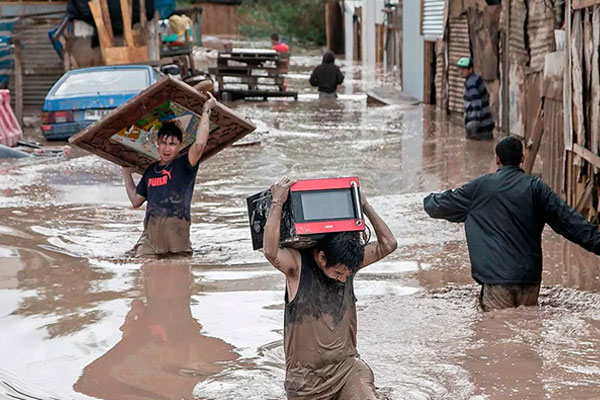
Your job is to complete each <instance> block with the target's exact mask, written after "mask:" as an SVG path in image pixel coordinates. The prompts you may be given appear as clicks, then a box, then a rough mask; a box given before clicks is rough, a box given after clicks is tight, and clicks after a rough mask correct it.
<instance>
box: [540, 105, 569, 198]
mask: <svg viewBox="0 0 600 400" xmlns="http://www.w3.org/2000/svg"><path fill="white" fill-rule="evenodd" d="M563 118H564V114H563V102H562V100H554V99H551V98H546V100H545V101H544V139H543V140H542V146H541V159H542V163H543V165H542V179H543V180H544V182H546V183H547V184H548V185H549V186H550V187H551V188H552V190H554V191H555V192H556V193H558V194H559V195H560V196H561V197H562V198H563V199H565V188H564V183H563V182H564V179H563V177H564V173H565V168H564V165H565V164H564V154H565V145H564V139H565V137H564V134H563V125H564V124H563Z"/></svg>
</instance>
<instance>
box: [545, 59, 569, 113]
mask: <svg viewBox="0 0 600 400" xmlns="http://www.w3.org/2000/svg"><path fill="white" fill-rule="evenodd" d="M564 71H565V51H564V50H561V51H556V52H553V53H548V54H546V62H545V64H544V87H543V90H542V95H543V96H544V97H546V98H548V99H553V100H556V101H560V102H562V101H563V85H564V83H563V80H564Z"/></svg>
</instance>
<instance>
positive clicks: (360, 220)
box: [350, 181, 364, 226]
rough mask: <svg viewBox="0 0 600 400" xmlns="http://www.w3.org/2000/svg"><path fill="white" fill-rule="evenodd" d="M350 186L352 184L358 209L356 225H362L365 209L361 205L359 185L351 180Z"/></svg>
mask: <svg viewBox="0 0 600 400" xmlns="http://www.w3.org/2000/svg"><path fill="white" fill-rule="evenodd" d="M350 186H352V193H353V194H354V202H355V203H356V210H357V211H358V215H357V218H358V219H357V220H356V225H357V226H361V225H362V224H363V219H364V217H363V211H362V207H361V206H360V195H359V194H358V186H357V185H356V182H355V181H352V182H350Z"/></svg>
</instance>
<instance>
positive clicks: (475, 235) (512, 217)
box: [424, 137, 600, 311]
mask: <svg viewBox="0 0 600 400" xmlns="http://www.w3.org/2000/svg"><path fill="white" fill-rule="evenodd" d="M522 162H523V145H522V144H521V141H520V140H519V139H517V138H515V137H507V138H504V139H502V140H501V141H500V142H499V143H498V144H497V145H496V164H497V165H498V167H499V169H498V170H497V171H496V172H495V173H493V174H487V175H483V176H480V177H479V178H476V179H474V180H473V181H471V182H469V183H467V184H466V185H464V186H463V187H461V188H459V189H455V190H447V191H445V192H443V193H435V194H433V193H432V194H430V195H429V196H427V197H425V199H424V207H425V211H426V212H427V214H429V216H431V217H433V218H441V219H446V220H448V221H450V222H464V223H465V231H466V234H467V245H468V247H469V257H470V259H471V272H472V276H473V279H475V281H477V283H479V284H480V285H481V293H480V296H479V302H480V305H481V307H482V309H483V310H484V311H489V310H493V309H502V308H511V307H519V306H534V305H536V304H537V300H538V295H539V293H540V283H541V281H542V231H543V230H544V225H546V224H548V225H550V227H551V228H552V229H553V230H554V231H555V232H556V233H558V234H560V235H562V236H564V237H565V238H567V239H568V240H570V241H572V242H573V243H576V244H578V245H580V246H581V247H583V248H584V249H586V250H588V251H591V252H594V253H595V254H600V232H599V230H598V226H596V225H595V224H591V223H589V222H588V221H587V220H586V219H585V218H584V217H583V216H581V215H580V214H578V213H577V212H576V211H575V210H574V209H573V208H571V207H570V206H569V205H567V204H566V203H565V202H564V201H563V200H562V199H561V198H560V197H559V196H558V195H557V194H556V193H554V192H553V191H552V189H550V187H548V185H546V184H545V183H544V182H542V180H541V179H539V178H537V177H533V176H530V175H527V174H526V173H525V172H524V171H523V170H522V169H521V168H520V167H519V166H520V165H521V163H522Z"/></svg>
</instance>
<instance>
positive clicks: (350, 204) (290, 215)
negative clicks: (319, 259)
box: [247, 177, 365, 250]
mask: <svg viewBox="0 0 600 400" xmlns="http://www.w3.org/2000/svg"><path fill="white" fill-rule="evenodd" d="M247 204H248V216H249V218H250V230H251V234H252V245H253V248H254V249H255V250H257V249H260V248H262V247H263V243H262V240H263V238H262V236H263V234H264V226H265V224H266V220H267V216H268V211H269V208H270V206H271V194H270V192H269V190H265V191H263V192H260V193H257V194H255V195H253V196H250V197H248V199H247ZM364 229H365V221H364V216H363V211H362V207H361V205H360V185H359V182H358V178H357V177H349V178H330V179H310V180H301V181H298V182H296V183H295V184H293V185H292V186H291V187H290V195H289V197H288V200H287V201H286V202H285V204H284V205H283V210H282V217H281V238H280V243H281V245H282V246H287V247H295V248H305V247H310V246H312V245H314V244H315V243H316V240H318V239H319V237H322V236H323V235H324V234H327V233H333V232H349V231H364Z"/></svg>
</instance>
